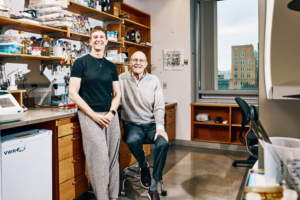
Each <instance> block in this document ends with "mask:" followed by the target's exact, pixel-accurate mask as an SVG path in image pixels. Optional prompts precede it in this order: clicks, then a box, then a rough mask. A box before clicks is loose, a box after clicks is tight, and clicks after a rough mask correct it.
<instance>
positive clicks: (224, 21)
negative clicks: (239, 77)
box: [217, 0, 258, 71]
mask: <svg viewBox="0 0 300 200" xmlns="http://www.w3.org/2000/svg"><path fill="white" fill-rule="evenodd" d="M217 6H218V13H217V15H218V70H219V71H226V70H231V46H235V45H245V44H252V45H253V46H254V49H255V50H257V49H258V47H257V44H258V0H225V1H218V3H217Z"/></svg>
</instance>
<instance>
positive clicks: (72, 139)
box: [71, 137, 80, 141]
mask: <svg viewBox="0 0 300 200" xmlns="http://www.w3.org/2000/svg"><path fill="white" fill-rule="evenodd" d="M77 139H80V137H77V138H72V139H71V140H72V141H74V140H77Z"/></svg>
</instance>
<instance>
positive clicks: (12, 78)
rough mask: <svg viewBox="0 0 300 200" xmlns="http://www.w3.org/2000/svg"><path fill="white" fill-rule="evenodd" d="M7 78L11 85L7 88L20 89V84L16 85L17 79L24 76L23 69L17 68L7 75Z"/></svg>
mask: <svg viewBox="0 0 300 200" xmlns="http://www.w3.org/2000/svg"><path fill="white" fill-rule="evenodd" d="M7 78H8V80H9V86H8V88H7V90H18V86H17V85H16V80H18V79H20V78H22V70H20V69H17V70H15V71H12V72H11V73H9V74H8V75H7Z"/></svg>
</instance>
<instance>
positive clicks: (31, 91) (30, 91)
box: [26, 87, 38, 107]
mask: <svg viewBox="0 0 300 200" xmlns="http://www.w3.org/2000/svg"><path fill="white" fill-rule="evenodd" d="M36 88H38V87H35V88H33V89H32V90H30V91H29V92H28V96H29V95H30V92H32V91H33V90H35V89H36ZM27 106H28V98H27V102H26V107H27Z"/></svg>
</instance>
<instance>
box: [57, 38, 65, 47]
mask: <svg viewBox="0 0 300 200" xmlns="http://www.w3.org/2000/svg"><path fill="white" fill-rule="evenodd" d="M58 46H59V47H61V48H64V41H63V40H58Z"/></svg>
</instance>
